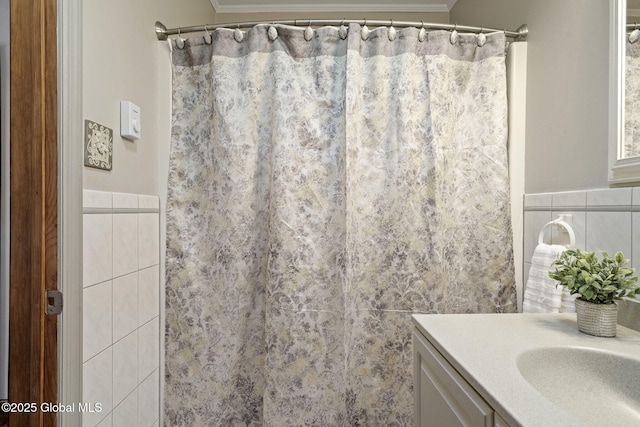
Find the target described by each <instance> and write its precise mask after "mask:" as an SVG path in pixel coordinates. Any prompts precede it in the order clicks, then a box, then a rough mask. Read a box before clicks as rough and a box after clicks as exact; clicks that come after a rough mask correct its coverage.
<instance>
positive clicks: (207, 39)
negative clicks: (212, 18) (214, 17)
mask: <svg viewBox="0 0 640 427" xmlns="http://www.w3.org/2000/svg"><path fill="white" fill-rule="evenodd" d="M204 32H205V35H204V42H205V43H206V44H211V42H212V39H211V33H210V32H209V28H207V25H206V24H205V26H204Z"/></svg>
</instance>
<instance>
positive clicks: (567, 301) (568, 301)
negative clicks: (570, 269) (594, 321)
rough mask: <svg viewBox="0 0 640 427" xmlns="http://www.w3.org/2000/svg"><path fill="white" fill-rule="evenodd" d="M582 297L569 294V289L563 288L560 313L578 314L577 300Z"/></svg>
mask: <svg viewBox="0 0 640 427" xmlns="http://www.w3.org/2000/svg"><path fill="white" fill-rule="evenodd" d="M579 296H580V295H578V294H573V295H571V294H570V293H569V289H567V288H565V287H564V286H563V287H562V303H561V304H560V313H575V312H576V304H575V301H576V298H578V297H579Z"/></svg>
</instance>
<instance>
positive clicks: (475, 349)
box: [413, 313, 640, 427]
mask: <svg viewBox="0 0 640 427" xmlns="http://www.w3.org/2000/svg"><path fill="white" fill-rule="evenodd" d="M413 322H414V324H415V325H416V326H417V328H418V329H419V330H420V331H421V332H422V334H423V335H424V336H425V338H427V339H428V340H429V342H430V343H431V344H432V345H433V346H434V347H435V348H436V349H437V350H438V351H439V352H440V353H441V354H442V355H443V356H445V358H446V359H447V360H448V361H449V363H451V365H452V366H453V367H454V368H455V369H456V370H457V371H458V372H459V373H460V374H461V375H462V376H463V377H464V378H465V379H466V380H467V381H468V382H469V384H471V386H473V387H474V388H475V389H476V391H478V392H479V393H480V395H482V397H483V398H484V399H485V400H486V401H487V403H488V404H489V405H491V406H492V407H493V408H494V409H495V411H496V412H498V413H499V414H500V415H501V416H502V417H503V418H504V419H505V421H507V422H508V423H509V424H510V425H511V426H512V427H515V426H519V425H521V426H526V427H528V426H563V427H568V426H584V425H586V424H585V422H584V421H581V420H579V419H578V418H576V417H574V416H573V415H571V414H569V413H568V412H565V411H564V410H562V409H561V408H560V407H558V406H556V405H555V404H554V403H552V402H551V401H550V400H549V399H547V398H546V397H545V396H543V395H542V394H540V393H539V392H538V391H537V390H536V389H535V388H534V387H533V386H532V385H531V384H529V383H528V382H527V381H526V380H525V379H524V377H523V376H522V375H521V374H520V372H519V370H518V367H517V363H516V361H517V360H518V357H519V356H520V355H522V354H523V353H524V352H527V351H528V350H536V349H539V348H548V347H565V348H566V347H583V348H584V347H586V348H592V349H601V350H606V351H607V352H612V353H616V354H619V355H624V356H625V357H630V358H633V359H637V360H640V332H637V331H634V330H631V329H628V328H625V327H623V326H620V325H618V329H617V336H616V337H614V338H599V337H594V336H591V335H587V334H584V333H582V332H579V331H578V328H577V325H576V315H575V314H520V313H513V314H417V315H414V316H413ZM540 369H545V367H544V366H540ZM574 389H575V391H576V394H575V398H576V399H580V397H581V395H580V392H581V384H580V381H579V380H577V381H576V384H575V388H574Z"/></svg>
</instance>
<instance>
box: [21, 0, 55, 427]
mask: <svg viewBox="0 0 640 427" xmlns="http://www.w3.org/2000/svg"><path fill="white" fill-rule="evenodd" d="M10 14H11V16H10V19H11V29H10V34H11V41H10V43H11V45H10V55H11V56H10V58H11V93H10V100H11V111H10V114H11V116H10V117H11V120H10V129H11V136H10V138H11V148H10V156H11V161H10V163H11V185H10V188H11V190H10V191H11V202H10V204H11V248H10V310H9V311H10V313H9V400H10V402H33V403H36V404H37V405H38V407H39V405H40V404H41V403H42V402H52V403H55V402H57V387H58V386H57V382H58V381H57V378H58V358H57V352H58V347H57V339H58V338H57V329H58V328H57V322H58V320H57V317H56V316H55V315H46V314H45V306H46V292H47V290H50V289H57V286H58V283H57V281H58V280H57V278H58V216H57V211H58V183H57V174H58V171H57V164H58V99H57V97H58V94H57V85H58V76H57V32H56V15H57V4H56V0H11V9H10ZM55 424H56V414H55V413H51V412H48V413H47V412H42V411H39V410H38V411H36V412H34V413H11V414H9V426H10V427H21V426H43V425H44V426H54V425H55Z"/></svg>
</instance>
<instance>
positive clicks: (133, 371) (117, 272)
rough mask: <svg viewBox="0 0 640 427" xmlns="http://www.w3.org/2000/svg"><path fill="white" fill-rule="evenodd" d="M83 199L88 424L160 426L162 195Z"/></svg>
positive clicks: (85, 421)
mask: <svg viewBox="0 0 640 427" xmlns="http://www.w3.org/2000/svg"><path fill="white" fill-rule="evenodd" d="M83 196H84V198H83V206H84V215H83V220H84V229H83V245H84V249H83V252H84V260H83V285H84V289H83V346H82V347H83V348H82V360H83V370H82V374H83V402H85V403H92V404H96V403H100V404H101V405H102V410H101V411H100V412H93V413H90V412H85V413H83V426H85V427H86V426H96V425H99V426H101V427H111V426H113V427H115V426H117V427H121V426H142V427H146V426H154V425H158V423H159V414H160V409H159V393H160V391H159V390H160V383H159V382H160V377H159V366H160V363H159V358H160V356H159V354H160V347H159V346H160V338H159V334H160V331H159V297H160V280H159V217H160V214H159V212H160V209H159V199H158V197H157V196H145V195H137V194H124V193H107V192H99V191H90V190H85V191H84V194H83Z"/></svg>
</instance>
